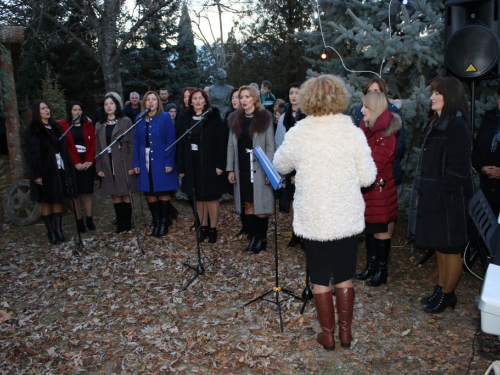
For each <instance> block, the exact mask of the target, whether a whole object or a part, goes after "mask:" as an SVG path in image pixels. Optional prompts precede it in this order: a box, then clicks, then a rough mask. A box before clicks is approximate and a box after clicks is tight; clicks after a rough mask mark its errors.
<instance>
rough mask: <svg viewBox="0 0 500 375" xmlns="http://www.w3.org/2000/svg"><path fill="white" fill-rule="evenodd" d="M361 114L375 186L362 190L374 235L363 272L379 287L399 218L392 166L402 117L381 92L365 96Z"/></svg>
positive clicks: (370, 231)
mask: <svg viewBox="0 0 500 375" xmlns="http://www.w3.org/2000/svg"><path fill="white" fill-rule="evenodd" d="M361 112H362V113H363V119H362V120H361V123H360V126H359V127H360V129H361V130H362V131H363V132H364V133H365V136H366V139H367V141H368V145H369V146H370V148H371V150H372V157H373V160H374V162H375V165H376V166H377V178H376V180H375V183H374V184H372V185H371V186H369V187H367V188H366V189H363V198H364V199H365V204H366V209H365V221H366V229H365V231H366V233H367V235H368V236H370V235H373V243H371V242H368V241H367V246H366V251H367V266H366V269H368V270H370V273H371V274H373V278H372V279H371V280H370V281H368V285H369V286H380V285H381V284H383V283H386V282H387V275H388V272H387V261H388V259H389V253H390V250H391V232H390V231H389V224H390V223H392V222H394V221H395V220H396V219H397V217H398V197H397V187H396V181H395V180H394V174H393V167H392V164H393V162H394V157H395V154H396V144H397V135H398V133H399V131H400V129H401V126H402V121H401V117H399V116H398V115H397V114H395V113H391V112H390V111H389V110H388V109H387V98H386V97H385V95H384V94H383V93H381V92H371V93H368V94H366V95H364V96H363V108H362V109H361ZM370 238H371V236H370ZM366 269H365V271H366ZM365 271H363V272H362V273H361V274H359V275H357V277H358V278H359V279H361V280H365V279H366V278H368V276H369V275H366V274H365ZM360 275H362V276H363V277H360Z"/></svg>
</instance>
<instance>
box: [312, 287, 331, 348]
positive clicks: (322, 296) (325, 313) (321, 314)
mask: <svg viewBox="0 0 500 375" xmlns="http://www.w3.org/2000/svg"><path fill="white" fill-rule="evenodd" d="M314 302H315V303H316V311H317V312H318V320H319V325H320V326H321V332H320V333H318V336H316V341H317V342H318V343H319V344H321V345H323V348H324V349H326V350H335V337H334V334H335V312H334V310H333V296H332V292H331V291H328V292H325V293H315V294H314Z"/></svg>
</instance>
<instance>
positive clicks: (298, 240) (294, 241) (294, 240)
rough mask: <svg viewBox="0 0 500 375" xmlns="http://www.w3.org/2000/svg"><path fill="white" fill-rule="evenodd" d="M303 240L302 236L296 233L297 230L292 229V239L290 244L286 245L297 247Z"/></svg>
mask: <svg viewBox="0 0 500 375" xmlns="http://www.w3.org/2000/svg"><path fill="white" fill-rule="evenodd" d="M301 242H302V238H300V237H299V236H297V235H296V234H295V232H294V231H293V230H292V238H291V239H290V241H289V242H288V244H287V245H286V247H295V246H297V245H298V244H299V243H301Z"/></svg>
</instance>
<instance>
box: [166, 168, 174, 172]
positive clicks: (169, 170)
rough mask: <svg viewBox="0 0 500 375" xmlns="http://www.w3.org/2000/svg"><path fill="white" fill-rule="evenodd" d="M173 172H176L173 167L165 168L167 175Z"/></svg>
mask: <svg viewBox="0 0 500 375" xmlns="http://www.w3.org/2000/svg"><path fill="white" fill-rule="evenodd" d="M173 170H174V168H172V167H165V172H166V173H170V172H172V171H173Z"/></svg>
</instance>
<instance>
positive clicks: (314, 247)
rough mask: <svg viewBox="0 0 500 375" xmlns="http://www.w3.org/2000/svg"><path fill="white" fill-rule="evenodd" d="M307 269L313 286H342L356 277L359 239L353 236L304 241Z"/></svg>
mask: <svg viewBox="0 0 500 375" xmlns="http://www.w3.org/2000/svg"><path fill="white" fill-rule="evenodd" d="M303 243H304V249H305V251H306V258H307V268H308V270H309V275H310V277H311V282H312V283H313V284H317V285H322V286H328V285H329V283H330V278H331V277H332V274H333V283H334V284H340V283H342V282H344V281H347V280H351V279H352V278H354V276H355V275H356V257H357V254H358V237H357V236H352V237H348V238H341V239H339V240H332V241H325V242H322V241H312V240H306V239H304V240H303Z"/></svg>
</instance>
